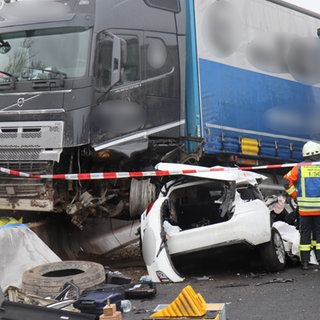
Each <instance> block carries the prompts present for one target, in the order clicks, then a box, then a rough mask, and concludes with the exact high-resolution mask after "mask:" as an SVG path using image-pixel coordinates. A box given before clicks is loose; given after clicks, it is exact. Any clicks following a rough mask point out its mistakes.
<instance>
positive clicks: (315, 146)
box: [302, 141, 320, 158]
mask: <svg viewBox="0 0 320 320" xmlns="http://www.w3.org/2000/svg"><path fill="white" fill-rule="evenodd" d="M315 155H320V144H319V143H317V142H314V141H308V142H306V143H305V144H304V146H303V148H302V156H303V157H304V158H308V157H312V156H315Z"/></svg>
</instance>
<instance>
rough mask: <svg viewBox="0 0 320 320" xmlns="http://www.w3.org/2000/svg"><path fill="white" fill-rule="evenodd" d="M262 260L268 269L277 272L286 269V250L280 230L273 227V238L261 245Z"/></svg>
mask: <svg viewBox="0 0 320 320" xmlns="http://www.w3.org/2000/svg"><path fill="white" fill-rule="evenodd" d="M260 255H261V260H262V263H263V265H264V267H265V268H266V270H267V271H270V272H277V271H281V270H283V269H284V267H285V264H286V251H285V248H284V245H283V241H282V238H281V235H280V233H279V231H278V230H277V229H275V228H272V229H271V240H270V241H269V242H267V243H264V244H262V245H261V246H260Z"/></svg>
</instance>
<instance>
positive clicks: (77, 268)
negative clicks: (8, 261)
mask: <svg viewBox="0 0 320 320" xmlns="http://www.w3.org/2000/svg"><path fill="white" fill-rule="evenodd" d="M105 278H106V274H105V270H104V267H103V266H102V265H101V264H99V263H95V262H90V261H62V262H53V263H46V264H42V265H39V266H37V267H35V268H32V269H29V270H27V271H25V272H24V273H23V276H22V288H23V290H25V292H26V293H28V294H34V295H38V296H41V297H55V296H57V295H58V294H59V293H60V292H61V290H62V288H63V286H64V285H65V284H66V283H67V282H73V283H74V284H75V285H76V286H77V287H78V288H79V289H80V292H82V291H83V290H85V289H87V288H90V287H93V286H95V285H98V284H101V283H104V282H105Z"/></svg>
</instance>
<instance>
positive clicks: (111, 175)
mask: <svg viewBox="0 0 320 320" xmlns="http://www.w3.org/2000/svg"><path fill="white" fill-rule="evenodd" d="M310 165H320V161H318V162H302V163H285V164H271V165H265V166H251V167H236V168H226V167H212V168H208V169H203V168H201V169H185V170H172V171H171V170H156V171H131V172H97V173H70V174H41V175H39V174H32V173H25V172H21V171H16V170H11V169H7V168H3V167H0V172H2V173H6V174H8V175H11V176H16V177H24V178H34V179H50V180H105V179H124V178H141V177H164V176H175V175H188V174H193V173H199V172H214V171H226V170H245V171H252V170H263V169H279V168H290V167H294V166H310Z"/></svg>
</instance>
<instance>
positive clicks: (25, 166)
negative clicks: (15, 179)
mask: <svg viewBox="0 0 320 320" xmlns="http://www.w3.org/2000/svg"><path fill="white" fill-rule="evenodd" d="M0 167H3V168H6V169H10V170H16V171H22V172H26V173H34V174H51V173H52V172H53V163H52V162H50V161H38V162H32V161H28V162H26V161H25V162H20V161H19V162H5V161H0ZM0 174H1V175H6V174H3V173H0ZM6 176H7V175H6Z"/></svg>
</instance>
